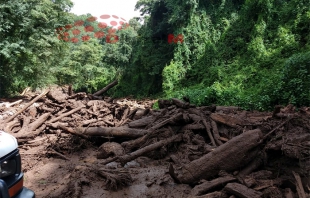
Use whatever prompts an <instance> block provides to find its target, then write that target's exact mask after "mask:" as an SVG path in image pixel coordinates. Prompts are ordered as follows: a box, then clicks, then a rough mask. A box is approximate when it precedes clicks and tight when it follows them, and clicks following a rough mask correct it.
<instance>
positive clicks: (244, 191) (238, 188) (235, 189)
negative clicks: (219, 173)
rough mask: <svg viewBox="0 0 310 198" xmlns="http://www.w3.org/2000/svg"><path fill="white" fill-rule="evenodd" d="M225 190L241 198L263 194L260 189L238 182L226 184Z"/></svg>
mask: <svg viewBox="0 0 310 198" xmlns="http://www.w3.org/2000/svg"><path fill="white" fill-rule="evenodd" d="M224 190H225V191H227V192H228V193H231V194H233V195H236V196H237V197H240V198H260V197H262V195H263V194H262V193H261V192H259V191H256V190H253V189H251V188H248V187H246V186H244V185H242V184H238V183H229V184H227V185H226V186H225V188H224Z"/></svg>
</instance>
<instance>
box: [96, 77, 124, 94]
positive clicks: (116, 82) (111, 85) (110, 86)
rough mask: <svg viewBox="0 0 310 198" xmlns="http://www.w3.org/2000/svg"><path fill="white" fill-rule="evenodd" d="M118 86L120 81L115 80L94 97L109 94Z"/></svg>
mask: <svg viewBox="0 0 310 198" xmlns="http://www.w3.org/2000/svg"><path fill="white" fill-rule="evenodd" d="M117 84H118V81H117V80H115V81H113V82H111V83H110V84H108V85H107V86H106V87H104V88H103V89H101V90H99V91H97V92H96V93H94V94H93V96H100V95H101V94H103V93H105V92H107V91H108V90H109V89H111V88H112V87H114V86H115V85H117Z"/></svg>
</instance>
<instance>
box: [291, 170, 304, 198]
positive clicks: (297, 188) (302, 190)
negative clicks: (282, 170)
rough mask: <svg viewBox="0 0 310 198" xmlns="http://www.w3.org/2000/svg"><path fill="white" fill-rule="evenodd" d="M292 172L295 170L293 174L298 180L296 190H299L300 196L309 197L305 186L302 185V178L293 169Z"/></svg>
mask: <svg viewBox="0 0 310 198" xmlns="http://www.w3.org/2000/svg"><path fill="white" fill-rule="evenodd" d="M292 172H293V175H294V177H295V180H296V184H295V185H296V190H297V193H298V196H299V198H307V196H306V193H305V190H304V187H303V186H302V182H301V178H300V176H299V174H298V173H295V172H294V171H292Z"/></svg>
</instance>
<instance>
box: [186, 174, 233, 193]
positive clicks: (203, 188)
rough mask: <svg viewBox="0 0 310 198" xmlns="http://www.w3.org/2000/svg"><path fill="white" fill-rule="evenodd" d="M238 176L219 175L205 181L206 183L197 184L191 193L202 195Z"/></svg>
mask: <svg viewBox="0 0 310 198" xmlns="http://www.w3.org/2000/svg"><path fill="white" fill-rule="evenodd" d="M235 180H236V178H234V177H231V176H225V177H219V178H216V179H214V180H211V181H205V182H204V183H202V184H200V185H197V186H195V187H194V188H193V190H192V192H191V194H192V195H196V196H197V195H202V194H205V193H207V192H208V191H210V190H212V189H214V188H216V187H219V186H224V185H226V184H227V183H228V182H232V181H235Z"/></svg>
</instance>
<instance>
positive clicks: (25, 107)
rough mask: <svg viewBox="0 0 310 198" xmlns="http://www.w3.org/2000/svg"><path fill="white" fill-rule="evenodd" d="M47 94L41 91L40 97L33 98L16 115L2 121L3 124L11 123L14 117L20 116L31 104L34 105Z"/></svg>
mask: <svg viewBox="0 0 310 198" xmlns="http://www.w3.org/2000/svg"><path fill="white" fill-rule="evenodd" d="M47 93H48V91H43V92H42V93H41V94H40V95H38V96H37V97H35V98H34V99H33V100H32V101H31V102H29V103H28V104H27V105H25V106H24V107H23V108H22V109H21V110H19V111H18V112H17V113H16V114H14V115H13V116H12V117H9V118H8V119H6V120H5V121H4V123H8V122H10V121H12V120H13V119H14V118H15V117H16V116H18V115H19V114H21V113H22V112H24V111H25V110H26V109H27V108H28V107H30V106H31V105H32V104H33V103H35V102H36V101H38V100H39V99H40V98H42V97H43V96H45V95H46V94H47Z"/></svg>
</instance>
